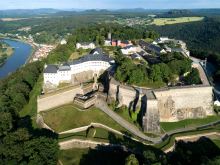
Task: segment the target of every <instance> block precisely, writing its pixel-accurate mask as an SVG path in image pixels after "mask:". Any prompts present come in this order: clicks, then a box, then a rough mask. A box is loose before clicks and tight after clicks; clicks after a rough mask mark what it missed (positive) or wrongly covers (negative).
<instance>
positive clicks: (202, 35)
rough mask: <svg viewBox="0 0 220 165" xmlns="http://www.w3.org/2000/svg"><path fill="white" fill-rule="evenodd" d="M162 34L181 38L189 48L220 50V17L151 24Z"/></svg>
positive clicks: (210, 50) (208, 50) (209, 50)
mask: <svg viewBox="0 0 220 165" xmlns="http://www.w3.org/2000/svg"><path fill="white" fill-rule="evenodd" d="M152 28H153V29H154V30H156V31H157V32H159V33H160V34H161V35H162V36H169V37H171V38H177V39H181V40H184V41H186V42H187V44H188V46H189V48H190V49H197V50H202V51H206V52H220V46H219V43H220V17H218V18H205V19H204V21H200V22H193V23H184V24H175V25H166V26H162V27H159V26H153V27H152Z"/></svg>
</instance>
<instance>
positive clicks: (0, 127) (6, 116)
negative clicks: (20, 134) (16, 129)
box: [0, 111, 13, 137]
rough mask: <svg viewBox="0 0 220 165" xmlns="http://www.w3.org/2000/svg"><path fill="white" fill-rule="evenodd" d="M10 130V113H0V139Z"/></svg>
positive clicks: (11, 121)
mask: <svg viewBox="0 0 220 165" xmlns="http://www.w3.org/2000/svg"><path fill="white" fill-rule="evenodd" d="M12 128H13V119H12V115H11V113H9V112H3V111H0V137H1V136H3V135H7V133H8V132H9V131H11V129H12Z"/></svg>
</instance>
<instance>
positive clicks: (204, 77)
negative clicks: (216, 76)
mask: <svg viewBox="0 0 220 165" xmlns="http://www.w3.org/2000/svg"><path fill="white" fill-rule="evenodd" d="M190 59H191V60H192V61H193V63H194V64H193V65H194V67H195V68H197V69H198V71H199V75H200V78H201V81H202V84H203V85H205V86H208V85H210V83H209V80H208V78H207V75H206V73H205V70H204V69H203V67H202V65H201V63H200V62H202V61H201V60H200V59H197V58H194V57H190Z"/></svg>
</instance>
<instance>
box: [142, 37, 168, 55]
mask: <svg viewBox="0 0 220 165" xmlns="http://www.w3.org/2000/svg"><path fill="white" fill-rule="evenodd" d="M139 45H140V46H141V47H142V48H143V49H144V50H146V51H147V52H148V53H151V54H156V55H160V54H166V53H167V52H166V50H164V49H162V48H161V47H159V46H157V45H154V44H149V43H147V42H145V41H143V40H140V41H139Z"/></svg>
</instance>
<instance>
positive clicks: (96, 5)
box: [0, 0, 220, 10]
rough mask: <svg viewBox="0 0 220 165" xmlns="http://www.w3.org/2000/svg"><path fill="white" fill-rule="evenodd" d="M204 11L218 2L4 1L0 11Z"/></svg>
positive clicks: (127, 0)
mask: <svg viewBox="0 0 220 165" xmlns="http://www.w3.org/2000/svg"><path fill="white" fill-rule="evenodd" d="M40 8H52V9H61V10H70V9H81V10H85V9H109V10H114V9H134V8H144V9H206V8H208V9H209V8H210V9H211V8H220V1H219V0H212V1H211V2H210V0H194V1H192V0H136V1H133V0H93V1H91V0H74V1H73V0H62V2H60V1H58V0H32V1H28V2H27V0H4V1H1V2H0V10H10V9H40Z"/></svg>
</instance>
